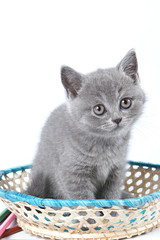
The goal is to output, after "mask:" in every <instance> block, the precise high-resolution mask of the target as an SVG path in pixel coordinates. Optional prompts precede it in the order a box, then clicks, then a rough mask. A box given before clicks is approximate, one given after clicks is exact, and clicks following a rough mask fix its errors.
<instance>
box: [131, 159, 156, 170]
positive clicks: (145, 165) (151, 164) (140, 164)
mask: <svg viewBox="0 0 160 240" xmlns="http://www.w3.org/2000/svg"><path fill="white" fill-rule="evenodd" d="M128 163H129V164H130V165H138V166H140V167H149V168H156V169H160V164H154V163H146V162H135V161H128Z"/></svg>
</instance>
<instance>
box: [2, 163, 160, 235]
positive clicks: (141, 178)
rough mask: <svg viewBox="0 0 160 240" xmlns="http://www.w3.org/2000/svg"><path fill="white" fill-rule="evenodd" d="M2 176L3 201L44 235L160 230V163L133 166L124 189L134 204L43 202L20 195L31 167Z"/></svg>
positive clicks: (21, 222)
mask: <svg viewBox="0 0 160 240" xmlns="http://www.w3.org/2000/svg"><path fill="white" fill-rule="evenodd" d="M0 175H1V181H0V187H1V190H0V197H1V200H2V201H3V202H4V204H6V206H7V207H8V208H9V209H10V210H11V211H12V212H14V213H15V214H16V216H17V220H18V224H19V226H20V227H22V228H23V229H24V230H26V231H27V232H30V233H33V234H36V235H39V236H42V237H47V238H52V239H62V238H63V239H120V238H126V237H127V238H128V237H131V236H134V235H140V234H142V233H144V232H148V231H151V230H152V229H154V228H156V227H158V226H160V192H159V190H160V180H159V177H160V166H158V165H151V164H142V163H134V162H130V164H129V165H128V169H127V171H126V180H125V183H124V187H123V188H124V191H126V192H130V193H134V195H135V196H136V197H137V198H135V199H128V200H90V201H89V200H81V201H70V200H68V201H67V200H53V199H44V200H43V199H40V198H36V197H32V196H27V195H26V194H22V193H17V192H24V191H25V190H26V188H27V186H28V184H29V176H30V168H29V166H26V167H20V168H16V169H10V170H6V171H1V173H0ZM13 191H16V193H15V192H13ZM148 194H151V195H148ZM31 203H32V205H31ZM77 203H78V204H77Z"/></svg>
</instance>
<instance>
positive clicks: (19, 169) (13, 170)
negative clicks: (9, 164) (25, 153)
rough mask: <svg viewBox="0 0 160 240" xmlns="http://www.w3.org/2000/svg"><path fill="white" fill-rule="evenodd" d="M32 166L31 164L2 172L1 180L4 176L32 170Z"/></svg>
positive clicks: (0, 174) (0, 172) (0, 171)
mask: <svg viewBox="0 0 160 240" xmlns="http://www.w3.org/2000/svg"><path fill="white" fill-rule="evenodd" d="M31 166H32V165H31V164H27V165H24V166H20V167H14V168H9V169H7V170H0V180H1V178H2V175H4V174H8V173H11V172H17V171H21V170H25V169H29V168H31Z"/></svg>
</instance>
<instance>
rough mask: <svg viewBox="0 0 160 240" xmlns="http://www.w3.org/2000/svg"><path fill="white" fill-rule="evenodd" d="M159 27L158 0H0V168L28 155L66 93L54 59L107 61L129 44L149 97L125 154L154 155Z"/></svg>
mask: <svg viewBox="0 0 160 240" xmlns="http://www.w3.org/2000/svg"><path fill="white" fill-rule="evenodd" d="M159 29H160V2H159V1H158V0H157V1H156V0H150V1H149V0H148V1H147V0H141V1H140V0H130V1H128V0H121V1H119V0H117V1H116V0H112V1H107V0H54V1H53V0H52V1H41V0H39V1H34V0H31V1H30V0H27V1H22V0H21V1H7V0H5V1H0V169H5V168H9V167H14V166H18V165H24V164H28V163H31V162H32V159H33V157H34V154H35V151H36V147H37V143H38V141H39V135H40V131H41V128H42V126H43V124H44V122H45V120H46V118H47V117H48V115H49V113H50V112H51V111H52V110H53V109H54V108H55V107H57V106H58V105H59V104H61V103H62V102H64V101H65V92H64V89H63V86H62V84H61V80H60V67H61V65H63V64H65V65H69V66H71V67H72V68H75V69H76V70H77V71H80V72H82V73H88V72H90V71H92V70H95V69H97V68H107V67H113V66H115V65H116V64H117V63H118V62H119V61H120V60H121V59H122V58H123V56H124V55H125V54H126V52H127V51H128V50H130V49H131V48H135V49H136V52H137V57H138V62H139V75H140V78H141V85H142V87H143V89H144V90H145V92H146V95H147V99H148V101H147V103H146V107H145V111H144V115H143V117H142V118H141V119H140V121H139V122H138V123H137V125H136V126H135V128H134V131H133V136H132V140H131V142H130V149H129V153H128V159H131V160H135V161H145V162H152V163H154V162H155V163H160V140H159V139H160V105H159V104H160V103H159V102H160V101H159V97H160V33H159V32H160V30H159ZM1 205H2V204H1ZM2 208H3V207H2ZM158 233H159V234H160V230H159V229H157V230H155V231H153V232H152V233H150V234H147V235H144V236H141V237H139V239H147V238H148V239H149V237H152V236H154V239H158ZM17 236H20V235H15V238H16V237H17ZM21 236H22V235H21ZM24 236H26V238H27V237H28V235H24ZM11 238H14V236H12V237H11ZM17 238H18V237H17ZM137 239H138V238H137Z"/></svg>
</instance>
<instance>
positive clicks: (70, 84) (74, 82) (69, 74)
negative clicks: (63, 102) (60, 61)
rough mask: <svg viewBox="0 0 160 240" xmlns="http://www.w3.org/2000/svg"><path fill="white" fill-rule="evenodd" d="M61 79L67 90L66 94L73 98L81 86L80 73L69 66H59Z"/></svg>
mask: <svg viewBox="0 0 160 240" xmlns="http://www.w3.org/2000/svg"><path fill="white" fill-rule="evenodd" d="M61 80H62V83H63V86H64V87H65V89H66V91H67V96H68V97H71V98H75V97H76V96H77V95H78V91H79V90H80V89H81V87H82V75H81V74H80V73H78V72H76V71H75V70H73V69H72V68H70V67H67V66H63V67H62V68H61Z"/></svg>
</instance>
